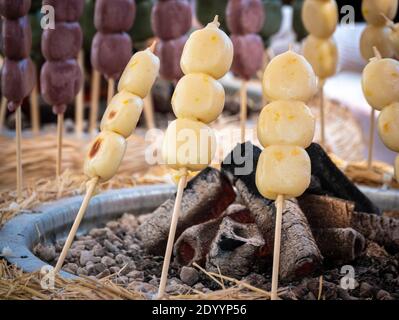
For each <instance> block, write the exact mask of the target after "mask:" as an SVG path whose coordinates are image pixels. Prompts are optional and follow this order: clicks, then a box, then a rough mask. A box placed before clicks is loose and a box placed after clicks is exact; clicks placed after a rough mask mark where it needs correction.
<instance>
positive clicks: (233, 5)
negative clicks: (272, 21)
mask: <svg viewBox="0 0 399 320" xmlns="http://www.w3.org/2000/svg"><path fill="white" fill-rule="evenodd" d="M264 21H265V13H264V11H263V4H262V1H261V0H229V2H228V3H227V7H226V22H227V27H228V29H229V31H230V32H231V33H235V34H246V33H258V32H259V31H260V30H261V29H262V27H263V23H264Z"/></svg>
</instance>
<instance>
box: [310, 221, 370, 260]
mask: <svg viewBox="0 0 399 320" xmlns="http://www.w3.org/2000/svg"><path fill="white" fill-rule="evenodd" d="M312 231H313V235H314V237H315V239H316V243H317V245H318V247H319V249H320V251H321V253H322V255H323V257H324V258H325V259H326V261H328V262H333V263H347V262H351V261H353V260H355V259H356V258H357V257H359V256H360V255H361V254H362V253H363V251H364V249H365V246H366V240H365V238H364V237H363V235H362V234H360V233H359V232H357V231H356V230H353V229H352V228H327V229H313V230H312Z"/></svg>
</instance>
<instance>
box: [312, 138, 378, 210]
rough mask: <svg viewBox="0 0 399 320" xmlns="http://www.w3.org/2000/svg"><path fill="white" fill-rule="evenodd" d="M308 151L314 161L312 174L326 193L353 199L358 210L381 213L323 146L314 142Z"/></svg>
mask: <svg viewBox="0 0 399 320" xmlns="http://www.w3.org/2000/svg"><path fill="white" fill-rule="evenodd" d="M306 151H307V152H308V154H309V157H310V160H311V162H312V175H313V176H316V177H317V178H318V180H319V182H320V185H321V187H322V189H323V191H324V192H323V193H324V194H328V195H332V196H334V197H337V198H341V199H345V200H349V201H353V202H354V203H355V210H356V211H361V212H367V213H375V214H380V210H379V209H378V208H377V207H376V206H375V205H374V204H373V203H372V202H371V201H370V199H369V198H367V197H366V196H365V195H364V194H363V193H362V192H361V191H360V190H359V189H358V188H357V187H356V186H355V185H354V184H353V183H352V182H351V181H350V180H349V179H348V178H347V177H346V176H345V175H344V174H343V173H342V171H341V170H340V169H338V167H337V166H336V165H335V164H334V163H333V162H332V161H331V159H330V158H329V156H328V155H327V153H326V152H325V151H324V150H323V148H322V147H320V146H319V145H318V144H316V143H312V144H311V145H310V147H308V148H307V149H306ZM308 191H309V190H308Z"/></svg>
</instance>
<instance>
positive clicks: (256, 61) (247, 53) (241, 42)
mask: <svg viewBox="0 0 399 320" xmlns="http://www.w3.org/2000/svg"><path fill="white" fill-rule="evenodd" d="M231 41H232V42H233V46H234V58H233V65H232V67H231V69H232V71H233V73H234V74H235V75H236V76H238V77H240V78H242V79H245V80H249V79H250V78H251V77H252V76H253V75H254V74H255V73H256V72H257V71H258V70H260V69H261V68H262V64H263V60H262V57H263V51H264V48H263V41H262V38H261V37H260V36H259V35H257V34H255V33H249V34H246V35H236V34H233V35H231Z"/></svg>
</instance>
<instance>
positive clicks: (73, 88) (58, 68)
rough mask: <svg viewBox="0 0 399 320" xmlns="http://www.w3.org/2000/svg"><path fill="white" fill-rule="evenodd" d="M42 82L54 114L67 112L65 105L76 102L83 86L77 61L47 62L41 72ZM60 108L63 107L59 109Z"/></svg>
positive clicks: (45, 97)
mask: <svg viewBox="0 0 399 320" xmlns="http://www.w3.org/2000/svg"><path fill="white" fill-rule="evenodd" d="M40 82H41V84H42V88H41V89H42V94H43V98H44V99H45V100H46V102H47V103H48V104H50V105H52V106H53V111H54V113H63V112H65V109H64V108H65V105H67V104H69V103H71V102H73V101H74V99H75V96H76V95H77V94H78V92H79V90H80V87H81V85H82V72H81V70H80V67H79V64H78V63H77V61H76V60H75V59H69V60H65V61H64V60H62V61H47V62H46V63H45V64H44V65H43V67H42V71H41V75H40ZM59 106H63V107H62V108H61V109H59V108H58V107H59Z"/></svg>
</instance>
